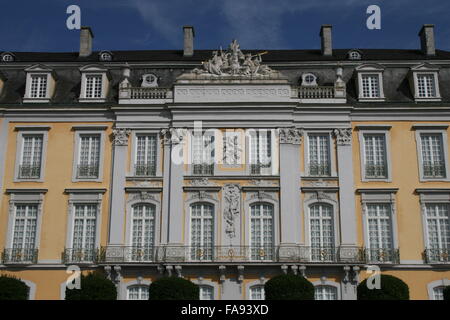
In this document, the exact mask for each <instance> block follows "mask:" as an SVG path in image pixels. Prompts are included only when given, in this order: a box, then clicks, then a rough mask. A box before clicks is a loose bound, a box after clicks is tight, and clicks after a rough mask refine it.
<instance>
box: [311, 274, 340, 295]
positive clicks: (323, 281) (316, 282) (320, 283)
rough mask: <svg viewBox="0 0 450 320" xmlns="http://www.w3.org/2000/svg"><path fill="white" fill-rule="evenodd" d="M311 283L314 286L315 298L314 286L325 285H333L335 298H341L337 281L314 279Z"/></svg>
mask: <svg viewBox="0 0 450 320" xmlns="http://www.w3.org/2000/svg"><path fill="white" fill-rule="evenodd" d="M312 284H313V286H314V298H315V294H316V292H315V289H316V287H319V286H326V287H333V288H335V289H336V293H337V295H336V300H341V299H342V298H341V285H340V284H339V283H337V282H334V281H330V280H328V279H320V280H318V281H314V282H313V283H312Z"/></svg>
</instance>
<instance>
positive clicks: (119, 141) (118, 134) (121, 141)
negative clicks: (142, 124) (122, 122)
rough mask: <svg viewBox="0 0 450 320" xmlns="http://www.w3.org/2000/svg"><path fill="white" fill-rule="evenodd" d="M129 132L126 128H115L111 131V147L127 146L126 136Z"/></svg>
mask: <svg viewBox="0 0 450 320" xmlns="http://www.w3.org/2000/svg"><path fill="white" fill-rule="evenodd" d="M130 133H131V130H130V129H126V128H115V129H113V138H114V140H113V145H115V146H127V145H128V136H129V135H130Z"/></svg>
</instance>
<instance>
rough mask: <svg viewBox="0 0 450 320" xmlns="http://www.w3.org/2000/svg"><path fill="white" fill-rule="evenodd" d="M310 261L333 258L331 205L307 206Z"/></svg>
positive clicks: (331, 259) (330, 259)
mask: <svg viewBox="0 0 450 320" xmlns="http://www.w3.org/2000/svg"><path fill="white" fill-rule="evenodd" d="M309 219H310V221H309V226H310V239H311V260H312V261H333V260H334V223H333V207H332V206H331V205H328V204H321V203H319V204H314V205H312V206H310V208H309Z"/></svg>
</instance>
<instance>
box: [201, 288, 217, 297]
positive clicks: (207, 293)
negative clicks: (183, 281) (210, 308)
mask: <svg viewBox="0 0 450 320" xmlns="http://www.w3.org/2000/svg"><path fill="white" fill-rule="evenodd" d="M200 300H214V288H213V287H212V286H200Z"/></svg>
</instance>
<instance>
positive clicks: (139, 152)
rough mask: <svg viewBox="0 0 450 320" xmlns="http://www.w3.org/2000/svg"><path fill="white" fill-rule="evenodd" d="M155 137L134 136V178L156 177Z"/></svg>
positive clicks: (152, 135)
mask: <svg viewBox="0 0 450 320" xmlns="http://www.w3.org/2000/svg"><path fill="white" fill-rule="evenodd" d="M156 141H157V138H156V135H154V134H151V135H137V136H136V155H135V165H134V173H135V175H136V176H154V175H156V152H157V142H156Z"/></svg>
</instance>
